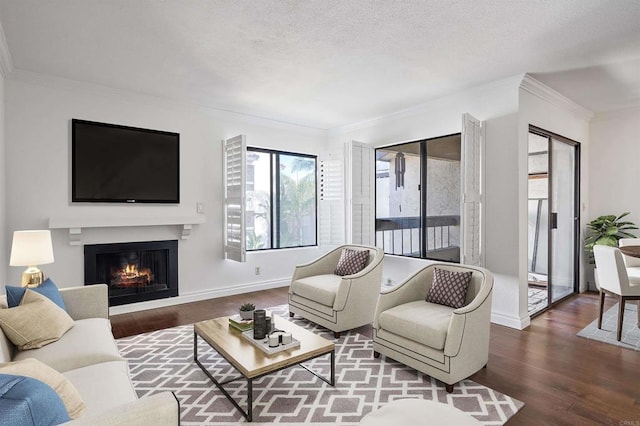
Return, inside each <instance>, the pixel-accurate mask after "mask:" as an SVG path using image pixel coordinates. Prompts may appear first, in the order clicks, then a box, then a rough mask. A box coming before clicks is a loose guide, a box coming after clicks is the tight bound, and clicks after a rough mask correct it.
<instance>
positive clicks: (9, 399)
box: [0, 374, 71, 426]
mask: <svg viewBox="0 0 640 426" xmlns="http://www.w3.org/2000/svg"><path fill="white" fill-rule="evenodd" d="M0 413H2V415H0V426H38V425H57V424H60V423H64V422H68V421H69V420H71V419H70V418H69V415H68V414H67V409H66V408H65V407H64V404H63V403H62V400H61V399H60V396H58V394H57V393H56V391H54V390H53V389H52V388H51V387H50V386H49V385H47V384H45V383H43V382H41V381H40V380H36V379H32V378H31V377H23V376H14V375H11V374H0Z"/></svg>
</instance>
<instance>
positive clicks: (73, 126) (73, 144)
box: [71, 118, 180, 204]
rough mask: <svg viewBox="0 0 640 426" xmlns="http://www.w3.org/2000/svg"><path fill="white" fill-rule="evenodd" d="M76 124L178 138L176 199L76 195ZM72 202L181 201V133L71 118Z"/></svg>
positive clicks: (156, 202) (153, 202)
mask: <svg viewBox="0 0 640 426" xmlns="http://www.w3.org/2000/svg"><path fill="white" fill-rule="evenodd" d="M76 124H89V125H92V126H97V127H107V128H115V129H123V130H133V131H137V132H143V133H155V134H161V135H167V136H175V138H176V157H175V158H176V162H177V167H176V181H177V183H178V186H177V192H176V198H175V199H171V200H169V199H143V200H139V199H128V198H81V197H77V196H76ZM71 202H73V203H122V204H150V203H151V204H179V203H180V133H175V132H167V131H163V130H154V129H145V128H142V127H132V126H123V125H120V124H112V123H101V122H98V121H90V120H80V119H77V118H73V119H71Z"/></svg>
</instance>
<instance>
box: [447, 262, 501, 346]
mask: <svg viewBox="0 0 640 426" xmlns="http://www.w3.org/2000/svg"><path fill="white" fill-rule="evenodd" d="M483 274H484V285H483V286H482V288H481V289H480V291H479V292H478V294H477V295H476V297H475V298H474V299H473V300H472V301H471V303H469V304H468V305H466V306H463V307H461V308H458V309H456V310H454V311H453V315H452V316H451V321H450V322H449V329H448V331H447V340H446V342H445V345H444V353H445V355H447V356H456V355H457V354H458V352H459V351H460V348H461V347H462V342H463V340H464V339H467V338H469V339H477V338H479V336H482V335H483V334H485V333H486V334H487V335H488V330H489V328H490V323H491V301H492V300H491V296H492V294H493V275H492V274H491V272H489V271H487V270H483ZM481 340H482V339H481ZM486 340H487V342H488V337H487V339H486Z"/></svg>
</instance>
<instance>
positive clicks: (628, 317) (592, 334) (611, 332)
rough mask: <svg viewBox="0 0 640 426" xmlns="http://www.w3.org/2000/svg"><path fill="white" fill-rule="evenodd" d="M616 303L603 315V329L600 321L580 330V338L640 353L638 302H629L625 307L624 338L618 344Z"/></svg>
mask: <svg viewBox="0 0 640 426" xmlns="http://www.w3.org/2000/svg"><path fill="white" fill-rule="evenodd" d="M619 306H620V305H619V304H618V303H616V304H615V305H614V306H612V307H611V308H609V309H608V310H607V311H605V313H604V314H603V315H602V329H601V330H599V329H598V319H597V318H596V319H595V320H593V322H592V323H591V324H589V325H588V326H586V327H585V328H583V329H582V330H580V332H579V333H578V336H580V337H586V338H587V339H592V340H599V341H600V342H605V343H609V344H612V345H616V346H620V347H623V348H628V349H633V350H636V351H640V328H639V327H638V326H637V325H636V324H637V322H638V307H637V305H636V302H633V301H632V302H627V303H625V306H624V319H623V321H622V338H621V339H620V341H619V342H618V340H617V338H616V335H617V334H616V330H617V327H618V307H619Z"/></svg>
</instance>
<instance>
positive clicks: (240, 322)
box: [229, 315, 253, 331]
mask: <svg viewBox="0 0 640 426" xmlns="http://www.w3.org/2000/svg"><path fill="white" fill-rule="evenodd" d="M229 326H230V327H233V328H235V329H236V330H240V331H247V330H253V320H250V319H248V320H246V319H242V317H240V315H234V316H232V317H229Z"/></svg>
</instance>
